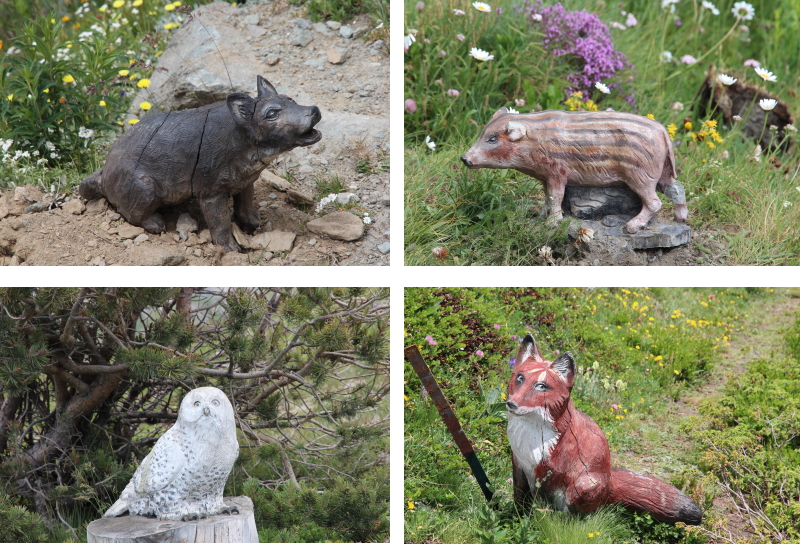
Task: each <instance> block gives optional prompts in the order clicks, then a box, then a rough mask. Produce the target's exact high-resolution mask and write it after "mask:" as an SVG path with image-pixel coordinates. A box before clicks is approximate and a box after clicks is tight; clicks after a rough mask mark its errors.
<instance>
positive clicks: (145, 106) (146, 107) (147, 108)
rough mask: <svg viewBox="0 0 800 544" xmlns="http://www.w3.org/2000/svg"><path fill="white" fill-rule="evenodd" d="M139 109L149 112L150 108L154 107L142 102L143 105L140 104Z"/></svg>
mask: <svg viewBox="0 0 800 544" xmlns="http://www.w3.org/2000/svg"><path fill="white" fill-rule="evenodd" d="M139 107H140V108H142V109H143V110H144V111H147V110H149V109H150V108H152V107H153V106H152V104H150V102H142V103H140V104H139Z"/></svg>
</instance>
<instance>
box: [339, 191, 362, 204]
mask: <svg viewBox="0 0 800 544" xmlns="http://www.w3.org/2000/svg"><path fill="white" fill-rule="evenodd" d="M358 201H359V198H358V195H357V194H355V193H339V194H337V195H336V203H337V204H342V205H344V204H350V203H351V202H358Z"/></svg>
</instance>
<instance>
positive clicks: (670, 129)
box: [667, 123, 678, 140]
mask: <svg viewBox="0 0 800 544" xmlns="http://www.w3.org/2000/svg"><path fill="white" fill-rule="evenodd" d="M677 130H678V127H676V126H675V123H670V124H669V126H668V127H667V132H669V139H670V140H674V139H675V132H677Z"/></svg>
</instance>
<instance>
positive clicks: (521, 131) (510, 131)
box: [506, 121, 528, 142]
mask: <svg viewBox="0 0 800 544" xmlns="http://www.w3.org/2000/svg"><path fill="white" fill-rule="evenodd" d="M527 133H528V131H527V130H526V129H525V125H523V124H522V123H517V122H515V121H511V122H509V123H508V125H506V134H507V135H508V139H509V140H510V141H512V142H517V141H519V140H521V139H523V138H524V137H525V135H526V134H527Z"/></svg>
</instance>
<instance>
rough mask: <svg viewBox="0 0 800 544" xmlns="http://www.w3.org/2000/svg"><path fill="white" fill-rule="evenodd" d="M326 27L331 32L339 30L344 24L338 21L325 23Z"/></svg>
mask: <svg viewBox="0 0 800 544" xmlns="http://www.w3.org/2000/svg"><path fill="white" fill-rule="evenodd" d="M325 26H327V27H328V28H330V29H331V30H339V29H340V28H341V27H342V23H340V22H338V21H325Z"/></svg>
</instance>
